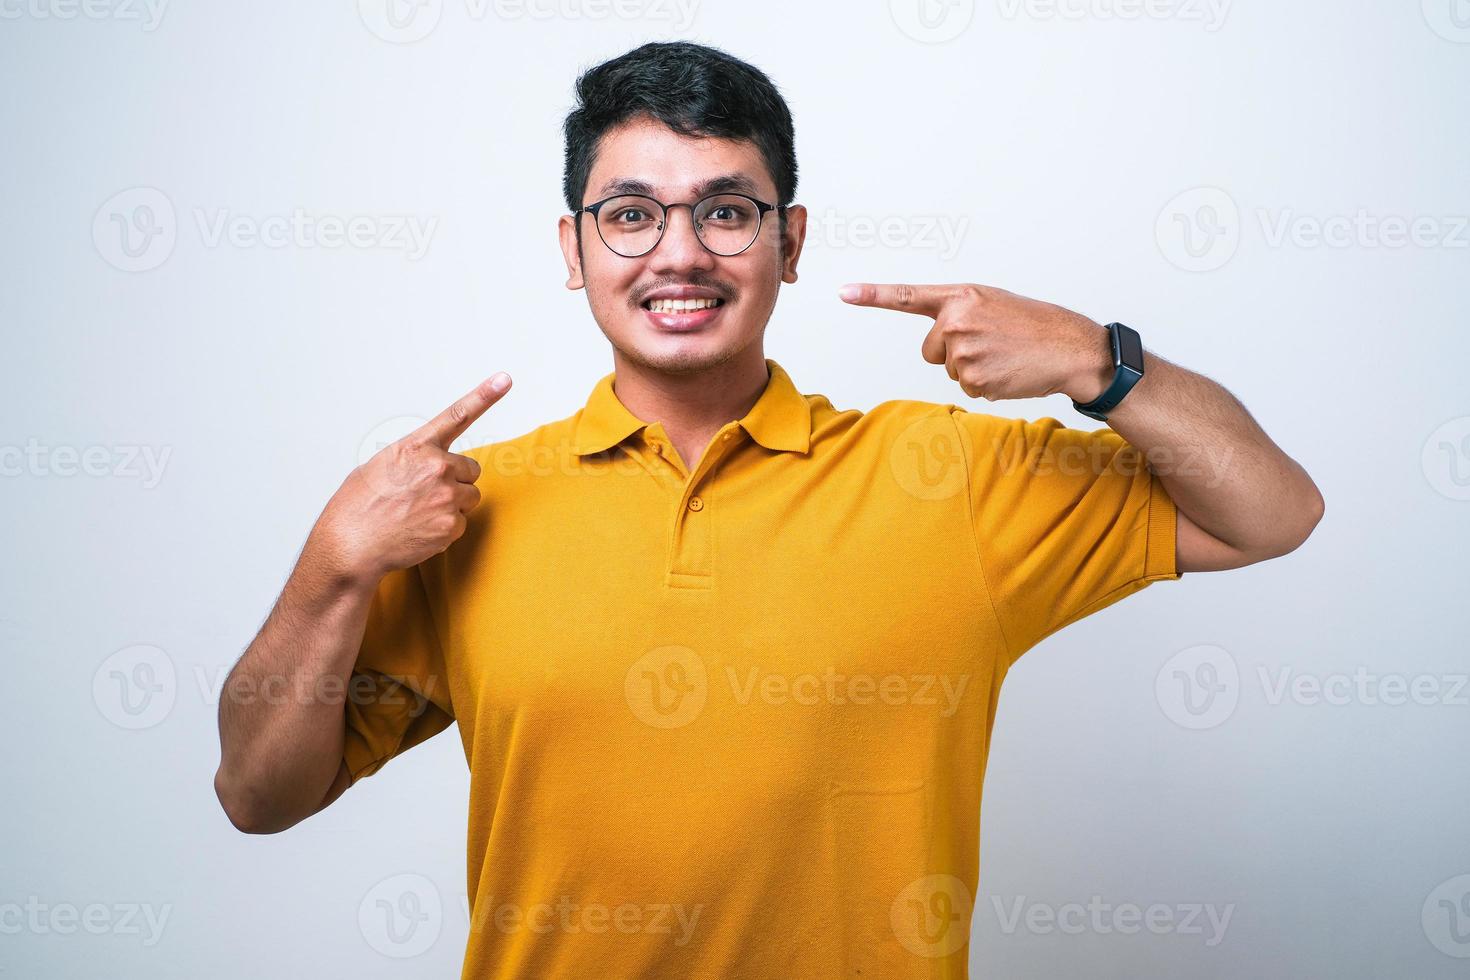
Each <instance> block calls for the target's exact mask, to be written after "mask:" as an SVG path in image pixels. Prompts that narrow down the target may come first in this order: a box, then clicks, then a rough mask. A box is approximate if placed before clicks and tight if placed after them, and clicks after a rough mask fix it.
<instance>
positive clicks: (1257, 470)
mask: <svg viewBox="0 0 1470 980" xmlns="http://www.w3.org/2000/svg"><path fill="white" fill-rule="evenodd" d="M1112 373H1113V368H1112V365H1111V363H1110V362H1109V363H1107V364H1106V366H1105V367H1104V368H1103V369H1101V370H1099V371H1098V372H1097V373H1096V374H1094V375H1093V376H1092V377H1090V378H1089V379H1087V380H1085V381H1082V382H1079V383H1078V385H1077V394H1075V395H1073V397H1074V398H1076V399H1077V400H1078V401H1087V400H1089V399H1091V398H1093V397H1096V395H1097V394H1099V393H1100V392H1101V391H1102V390H1103V388H1105V387H1106V386H1107V383H1108V382H1109V381H1111V379H1112ZM1108 424H1109V425H1110V426H1112V428H1113V429H1114V430H1115V431H1117V432H1118V434H1119V435H1121V436H1122V437H1123V438H1124V439H1126V440H1127V441H1128V442H1129V444H1130V445H1133V446H1135V447H1137V448H1138V449H1140V450H1142V451H1143V452H1144V454H1145V455H1146V456H1147V458H1148V461H1149V466H1150V468H1151V469H1153V471H1154V472H1155V473H1156V474H1157V475H1158V477H1159V479H1160V481H1161V482H1162V483H1163V485H1164V488H1165V489H1166V490H1167V491H1168V493H1169V496H1170V497H1171V498H1172V499H1173V500H1174V502H1175V504H1176V505H1177V507H1178V509H1179V512H1180V513H1181V514H1184V515H1185V516H1186V517H1188V518H1189V520H1191V521H1192V522H1193V523H1194V524H1196V525H1197V526H1198V527H1199V528H1201V529H1202V530H1204V531H1205V532H1207V533H1208V534H1210V535H1212V536H1213V537H1215V538H1216V539H1218V540H1219V541H1221V542H1223V543H1224V544H1226V545H1229V546H1230V547H1231V548H1233V549H1235V550H1236V551H1238V552H1240V553H1241V554H1242V555H1247V556H1252V557H1257V558H1259V557H1268V556H1272V555H1277V554H1283V553H1285V552H1287V551H1290V550H1292V549H1293V548H1295V547H1297V546H1298V545H1299V544H1301V542H1302V541H1304V540H1305V539H1306V537H1307V536H1308V535H1309V534H1310V533H1311V531H1312V528H1313V527H1315V526H1316V523H1317V521H1318V520H1319V519H1320V517H1321V515H1322V508H1323V504H1322V496H1321V493H1320V492H1319V491H1318V489H1317V486H1316V484H1315V483H1314V482H1313V481H1312V478H1311V477H1310V476H1309V475H1308V474H1307V472H1306V470H1304V469H1303V468H1302V467H1301V465H1300V464H1299V463H1297V462H1296V461H1295V460H1294V459H1292V458H1291V457H1290V456H1288V455H1286V453H1284V452H1283V451H1282V450H1281V448H1280V447H1279V446H1277V445H1276V443H1275V442H1273V441H1272V440H1271V437H1270V436H1268V435H1267V434H1266V433H1265V431H1264V430H1263V429H1262V428H1261V427H1260V425H1258V424H1257V423H1256V420H1255V419H1254V418H1252V417H1251V415H1250V413H1249V412H1248V411H1247V410H1246V408H1245V406H1244V405H1242V404H1241V403H1240V402H1239V401H1238V400H1237V399H1236V398H1235V397H1234V396H1233V395H1231V394H1230V392H1228V391H1226V390H1225V388H1223V387H1221V386H1220V385H1219V384H1217V383H1215V382H1214V381H1211V380H1210V379H1209V378H1206V377H1204V376H1202V375H1200V374H1196V373H1195V372H1193V371H1189V370H1187V369H1185V368H1182V367H1180V366H1179V365H1177V364H1174V363H1172V362H1170V361H1167V360H1165V359H1164V358H1162V357H1159V356H1157V355H1155V354H1153V353H1152V352H1149V351H1145V353H1144V375H1143V378H1142V379H1141V380H1140V381H1139V382H1138V384H1137V385H1135V386H1134V388H1133V390H1132V391H1131V392H1129V394H1128V396H1127V397H1126V398H1124V399H1123V401H1122V402H1121V403H1120V404H1119V405H1118V407H1117V408H1115V409H1114V410H1113V411H1112V412H1110V413H1109V415H1108Z"/></svg>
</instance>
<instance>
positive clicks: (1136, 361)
mask: <svg viewBox="0 0 1470 980" xmlns="http://www.w3.org/2000/svg"><path fill="white" fill-rule="evenodd" d="M1118 358H1119V360H1121V361H1122V362H1123V363H1124V364H1126V365H1128V366H1129V367H1131V368H1133V369H1134V370H1137V371H1142V370H1143V342H1142V341H1141V340H1139V339H1138V333H1137V331H1134V330H1128V329H1119V330H1118Z"/></svg>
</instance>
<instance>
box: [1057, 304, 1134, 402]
mask: <svg viewBox="0 0 1470 980" xmlns="http://www.w3.org/2000/svg"><path fill="white" fill-rule="evenodd" d="M1107 331H1108V336H1109V337H1110V338H1111V339H1112V344H1113V383H1112V384H1110V385H1108V387H1107V390H1106V391H1104V392H1103V393H1102V394H1101V395H1098V396H1097V397H1096V398H1094V399H1093V400H1092V401H1090V402H1088V403H1087V404H1085V405H1080V404H1078V403H1077V402H1075V401H1074V402H1072V407H1073V408H1075V409H1076V410H1077V411H1079V412H1081V413H1082V414H1083V415H1086V416H1087V417H1088V418H1092V419H1097V420H1098V421H1099V422H1106V421H1107V420H1108V413H1109V412H1111V411H1112V410H1113V409H1115V408H1117V407H1118V403H1119V402H1120V401H1122V400H1123V396H1124V395H1126V394H1128V392H1130V391H1132V390H1133V386H1134V385H1136V384H1138V379H1139V378H1141V377H1143V341H1141V340H1140V339H1139V338H1138V331H1137V330H1134V329H1133V328H1132V327H1130V326H1128V325H1127V324H1123V323H1110V324H1108V325H1107Z"/></svg>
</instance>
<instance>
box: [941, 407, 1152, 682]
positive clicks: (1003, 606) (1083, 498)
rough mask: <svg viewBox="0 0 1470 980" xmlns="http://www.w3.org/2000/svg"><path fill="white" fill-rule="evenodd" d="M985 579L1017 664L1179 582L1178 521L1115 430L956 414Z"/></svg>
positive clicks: (1138, 456)
mask: <svg viewBox="0 0 1470 980" xmlns="http://www.w3.org/2000/svg"><path fill="white" fill-rule="evenodd" d="M950 414H951V417H952V418H953V419H954V421H955V424H956V425H957V426H958V427H959V432H960V444H961V446H962V447H963V451H964V454H965V462H966V466H967V473H968V475H969V478H970V482H969V488H968V489H969V495H970V517H971V520H972V523H973V525H974V531H975V541H976V548H977V550H978V552H979V558H980V565H981V571H982V573H983V575H984V578H985V584H986V587H987V589H988V591H989V593H990V598H991V604H992V605H993V606H994V609H995V613H996V616H997V617H998V618H999V620H1000V625H1001V629H1002V631H1003V632H1004V634H1005V640H1006V646H1007V648H1008V652H1009V659H1010V661H1011V662H1014V661H1015V660H1016V659H1017V658H1018V657H1020V656H1021V654H1023V653H1025V652H1026V651H1027V650H1029V649H1030V648H1031V647H1033V646H1035V645H1036V644H1037V643H1039V642H1040V641H1041V640H1043V639H1044V638H1046V637H1047V636H1049V635H1051V634H1052V633H1054V632H1056V631H1057V630H1059V629H1061V628H1062V627H1064V626H1067V625H1069V624H1071V623H1074V622H1076V621H1077V620H1079V619H1082V618H1083V617H1084V616H1088V615H1091V614H1092V613H1095V612H1097V611H1098V610H1100V609H1103V608H1105V607H1107V606H1109V605H1112V604H1113V603H1114V602H1117V601H1118V600H1119V599H1122V598H1123V597H1125V596H1127V595H1131V594H1132V593H1134V592H1137V591H1139V590H1140V589H1143V588H1144V587H1145V586H1147V585H1149V584H1151V583H1153V582H1157V581H1159V580H1161V579H1177V578H1179V571H1178V568H1177V567H1176V559H1175V538H1174V534H1175V523H1176V520H1177V510H1176V507H1175V504H1174V501H1173V500H1172V499H1171V498H1170V497H1169V494H1168V492H1167V491H1166V490H1165V489H1164V486H1163V483H1162V481H1160V480H1159V478H1158V477H1157V476H1156V475H1155V474H1154V473H1153V471H1152V470H1151V469H1150V468H1149V466H1148V462H1147V458H1146V457H1145V456H1144V454H1143V453H1142V452H1141V451H1140V450H1139V449H1137V448H1136V447H1134V446H1132V445H1130V444H1129V443H1128V442H1127V441H1126V440H1125V439H1124V438H1123V437H1122V436H1121V435H1119V434H1118V433H1117V432H1115V431H1113V430H1112V429H1110V428H1100V429H1093V430H1084V429H1073V428H1068V427H1067V426H1064V425H1063V424H1062V423H1061V422H1059V421H1057V420H1056V419H1054V418H1042V419H1037V420H1030V421H1028V420H1024V419H1009V418H1001V417H998V416H994V415H987V414H983V413H979V412H967V411H966V410H964V409H963V408H958V407H951V411H950Z"/></svg>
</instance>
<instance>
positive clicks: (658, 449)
mask: <svg viewBox="0 0 1470 980" xmlns="http://www.w3.org/2000/svg"><path fill="white" fill-rule="evenodd" d="M648 448H650V449H652V450H653V452H654V455H656V456H662V455H663V454H664V446H663V443H661V442H655V443H653V444H651V445H650V446H649V447H648Z"/></svg>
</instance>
